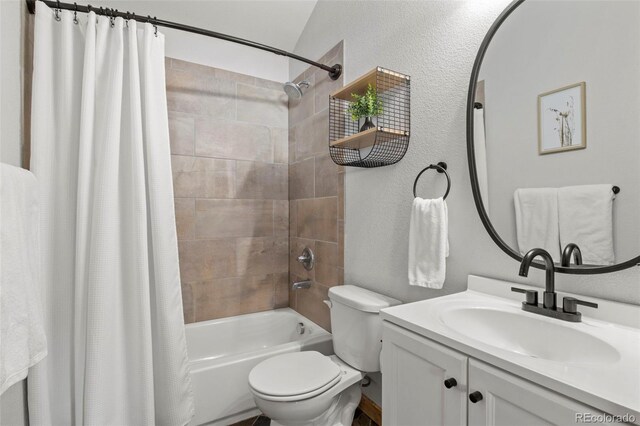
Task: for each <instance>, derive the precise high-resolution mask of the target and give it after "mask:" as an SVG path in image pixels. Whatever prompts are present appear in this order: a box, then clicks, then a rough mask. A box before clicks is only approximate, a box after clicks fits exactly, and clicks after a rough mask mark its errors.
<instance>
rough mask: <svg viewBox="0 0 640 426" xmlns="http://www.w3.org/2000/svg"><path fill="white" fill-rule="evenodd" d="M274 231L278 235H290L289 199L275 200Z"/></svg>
mask: <svg viewBox="0 0 640 426" xmlns="http://www.w3.org/2000/svg"><path fill="white" fill-rule="evenodd" d="M273 233H274V235H276V236H278V237H287V238H288V237H289V201H287V200H274V201H273Z"/></svg>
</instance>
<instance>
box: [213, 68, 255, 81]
mask: <svg viewBox="0 0 640 426" xmlns="http://www.w3.org/2000/svg"><path fill="white" fill-rule="evenodd" d="M213 75H214V76H215V78H217V79H219V80H229V81H234V82H236V83H242V84H256V78H255V77H253V76H251V75H246V74H240V73H237V72H233V71H228V70H223V69H221V68H214V70H213Z"/></svg>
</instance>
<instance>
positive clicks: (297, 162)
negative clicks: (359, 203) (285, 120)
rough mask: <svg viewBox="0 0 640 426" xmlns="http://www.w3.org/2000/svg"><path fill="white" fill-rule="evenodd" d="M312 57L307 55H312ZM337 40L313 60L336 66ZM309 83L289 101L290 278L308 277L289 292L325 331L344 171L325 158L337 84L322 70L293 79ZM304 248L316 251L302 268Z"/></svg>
mask: <svg viewBox="0 0 640 426" xmlns="http://www.w3.org/2000/svg"><path fill="white" fill-rule="evenodd" d="M318 56H320V55H317V56H312V57H318ZM342 57H343V46H342V43H339V44H337V45H336V46H334V47H333V48H332V49H331V50H329V51H328V52H327V53H325V54H324V55H323V56H322V57H321V59H320V60H319V62H321V63H323V64H332V65H333V64H336V63H339V64H342V61H343V60H342ZM301 80H307V81H309V83H310V84H311V86H310V87H309V89H308V90H307V91H306V92H305V95H304V96H303V97H302V98H301V99H299V100H291V101H290V102H289V199H290V208H291V213H290V218H291V220H290V244H289V246H290V279H291V281H292V282H293V281H300V280H305V279H310V280H312V281H313V285H312V286H311V288H310V289H300V290H295V291H291V292H290V298H289V303H290V306H291V307H292V308H294V309H295V310H297V311H298V312H300V313H301V314H302V315H304V316H306V317H307V318H309V319H311V320H312V321H314V322H316V323H317V324H319V325H320V326H322V327H324V328H325V329H327V330H331V324H330V320H329V308H328V307H327V306H326V305H325V304H324V303H322V301H323V300H326V299H327V297H328V296H327V292H328V291H329V287H331V286H334V285H339V284H342V283H343V281H344V269H343V267H344V232H343V231H344V169H343V168H341V167H339V166H337V165H336V164H335V163H334V162H333V161H332V160H331V158H330V157H329V149H328V145H327V144H328V141H329V134H328V132H329V115H328V107H329V94H330V93H331V92H333V91H334V90H336V89H338V88H340V87H342V81H343V80H342V77H340V78H339V79H338V80H335V81H333V80H331V79H330V78H329V76H328V74H327V73H326V72H325V71H322V70H319V69H317V68H307V70H305V71H304V72H303V73H301V74H300V75H298V77H296V78H295V79H294V80H293V81H295V82H299V81H301ZM304 247H309V248H311V250H312V251H313V252H314V253H315V255H316V266H315V267H314V268H313V269H312V270H311V271H307V270H305V269H304V268H303V267H302V265H300V263H298V262H297V261H296V258H297V257H298V256H299V255H300V254H301V253H302V250H303V249H304Z"/></svg>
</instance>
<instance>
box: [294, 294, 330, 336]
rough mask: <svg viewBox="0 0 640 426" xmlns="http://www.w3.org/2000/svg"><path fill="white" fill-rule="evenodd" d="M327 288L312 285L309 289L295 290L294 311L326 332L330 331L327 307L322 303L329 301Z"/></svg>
mask: <svg viewBox="0 0 640 426" xmlns="http://www.w3.org/2000/svg"><path fill="white" fill-rule="evenodd" d="M328 291H329V288H328V287H325V286H323V285H322V284H318V283H314V284H313V285H312V286H311V288H309V289H299V290H295V293H297V294H296V311H298V312H300V313H301V314H302V315H304V316H305V317H307V318H309V319H310V320H311V321H313V322H315V323H316V324H318V325H319V326H320V327H322V328H324V329H325V330H327V331H331V318H330V313H329V307H328V306H327V305H326V304H325V303H324V302H323V301H324V300H328V299H329V294H328Z"/></svg>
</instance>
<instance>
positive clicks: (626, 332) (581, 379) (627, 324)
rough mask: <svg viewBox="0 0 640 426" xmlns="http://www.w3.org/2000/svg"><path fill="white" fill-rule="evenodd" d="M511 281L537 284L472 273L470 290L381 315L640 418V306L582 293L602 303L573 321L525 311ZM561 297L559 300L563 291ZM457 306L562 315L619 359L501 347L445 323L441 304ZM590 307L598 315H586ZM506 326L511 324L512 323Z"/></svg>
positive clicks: (594, 404)
mask: <svg viewBox="0 0 640 426" xmlns="http://www.w3.org/2000/svg"><path fill="white" fill-rule="evenodd" d="M511 285H513V286H516V287H520V288H528V289H535V288H534V287H528V286H523V285H519V284H512V283H507V282H504V281H499V280H492V279H487V278H481V277H474V276H470V277H469V290H467V291H465V292H463V293H457V294H452V295H448V296H443V297H438V298H434V299H428V300H423V301H420V302H414V303H408V304H404V305H399V306H394V307H391V308H387V309H384V310H382V311H381V316H382V318H383V320H385V321H389V322H391V323H393V324H396V325H398V326H400V327H403V328H405V329H407V330H410V331H413V332H415V333H417V334H419V335H421V336H424V337H427V338H429V339H432V340H434V341H436V342H439V343H441V344H443V345H446V346H448V347H450V348H453V349H455V350H458V351H460V352H463V353H465V354H467V355H469V356H471V357H473V358H476V359H478V360H481V361H485V362H487V363H488V364H491V365H494V366H496V367H499V368H502V369H503V370H506V371H508V372H510V373H512V374H515V375H517V376H520V377H522V378H525V379H528V380H530V381H532V382H534V383H537V384H539V385H541V386H544V387H546V388H548V389H551V390H554V391H556V392H558V393H560V394H563V395H566V396H568V397H571V398H574V399H576V400H578V401H580V402H582V403H584V404H587V405H590V406H592V407H594V408H597V409H600V410H602V411H604V412H606V413H609V414H614V415H624V414H631V415H634V416H635V418H636V421H640V306H635V305H625V304H621V303H616V302H611V301H605V300H599V299H594V298H585V297H580V298H581V299H586V300H589V301H595V302H597V303H598V304H599V305H600V306H599V309H598V310H591V309H589V308H583V307H580V308H582V309H580V311H581V312H582V313H583V319H582V322H580V323H570V322H566V321H560V320H557V319H552V318H548V317H545V316H542V315H538V314H532V313H528V312H524V311H522V309H521V301H522V300H523V298H524V295H522V294H517V293H511V292H510V288H511ZM537 290H540V289H537ZM562 295H565V294H562ZM558 300H559V301H561V297H560V296H558ZM560 303H561V302H560ZM455 306H464V307H486V308H490V309H491V308H499V309H501V310H508V311H511V312H517V313H519V314H522V315H528V316H533V317H534V318H536V319H537V320H539V321H552V322H558V321H560V322H561V323H562V325H563V326H566V327H569V328H573V329H576V330H578V331H581V332H584V333H588V334H590V335H592V336H594V337H597V338H598V339H600V340H602V341H604V342H606V343H608V344H610V345H611V346H613V347H614V348H615V349H616V350H617V351H618V352H619V354H620V356H619V359H617V361H613V362H610V363H606V364H604V363H599V362H593V363H590V362H558V361H552V360H548V359H541V358H535V357H532V356H529V355H523V354H519V353H515V352H513V351H509V350H505V349H501V348H499V347H496V346H492V345H490V344H487V343H485V342H482V341H480V340H475V339H472V338H470V337H468V336H465V335H463V334H460V333H458V332H456V331H455V330H454V329H452V328H451V327H449V326H447V325H446V324H444V322H443V321H442V319H441V318H440V313H441V312H442V311H443V309H451V308H452V307H455ZM590 311H593V313H592V315H597V316H598V319H595V318H594V317H590V316H588V315H589V314H590ZM504 326H505V327H509V324H505V325H504Z"/></svg>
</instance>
